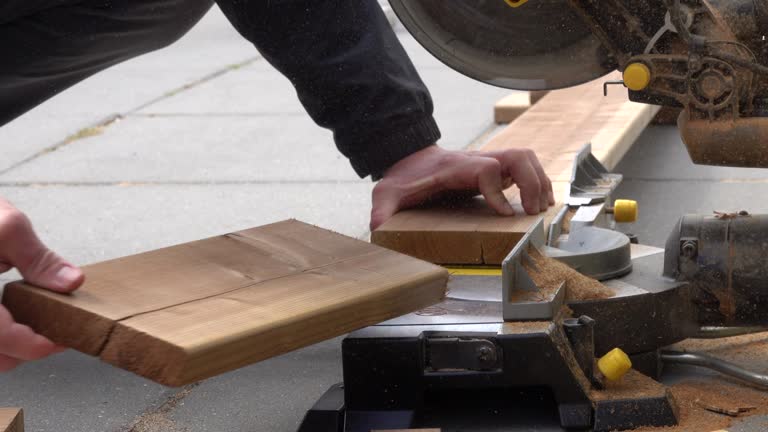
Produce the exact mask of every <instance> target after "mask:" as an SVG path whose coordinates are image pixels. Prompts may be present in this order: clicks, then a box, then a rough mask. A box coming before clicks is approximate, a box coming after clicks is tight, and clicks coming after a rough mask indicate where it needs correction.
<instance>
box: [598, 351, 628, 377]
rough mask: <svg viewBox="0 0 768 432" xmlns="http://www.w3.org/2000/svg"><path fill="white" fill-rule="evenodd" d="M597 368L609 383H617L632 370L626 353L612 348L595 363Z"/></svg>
mask: <svg viewBox="0 0 768 432" xmlns="http://www.w3.org/2000/svg"><path fill="white" fill-rule="evenodd" d="M597 368H598V369H600V372H602V373H603V375H605V377H606V378H608V379H609V380H610V381H618V380H620V379H621V377H623V376H624V375H626V374H627V372H629V370H630V369H632V361H631V360H630V359H629V356H628V355H627V353H625V352H624V351H622V350H621V349H619V348H614V349H613V350H611V351H610V352H609V353H608V354H606V355H604V356H603V357H602V358H601V359H600V360H598V361H597Z"/></svg>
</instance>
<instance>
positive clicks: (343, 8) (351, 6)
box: [219, 0, 440, 177]
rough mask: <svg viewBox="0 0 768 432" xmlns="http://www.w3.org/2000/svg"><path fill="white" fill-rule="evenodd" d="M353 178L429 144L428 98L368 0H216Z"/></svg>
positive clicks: (432, 134)
mask: <svg viewBox="0 0 768 432" xmlns="http://www.w3.org/2000/svg"><path fill="white" fill-rule="evenodd" d="M219 4H220V6H221V8H222V10H224V12H225V13H226V14H227V16H228V17H229V18H230V20H231V21H232V22H233V24H234V25H235V26H236V27H237V29H238V30H239V31H240V32H241V33H242V34H243V35H244V36H245V37H246V38H248V39H249V40H250V41H251V42H253V43H254V45H255V46H256V47H257V48H258V49H259V51H260V52H261V53H262V54H263V55H264V57H265V58H266V59H267V60H268V61H269V62H270V63H271V64H272V65H274V66H275V67H276V68H277V69H278V70H279V71H280V72H282V73H283V74H284V75H285V76H287V77H288V78H289V79H290V80H291V82H292V83H293V85H294V86H295V87H296V90H297V93H298V95H299V99H300V100H301V102H302V103H303V104H304V106H305V108H306V109H307V111H308V112H309V114H310V115H311V116H312V118H313V119H314V120H315V122H317V123H318V124H319V125H320V126H323V127H326V128H329V129H331V130H332V131H333V133H334V138H335V140H336V145H337V146H338V147H339V150H340V151H341V152H342V153H343V154H344V155H345V156H347V157H348V158H349V159H350V161H351V163H352V166H353V167H354V169H355V171H356V172H357V173H358V174H359V175H360V176H361V177H365V176H367V175H373V176H374V177H377V176H380V175H381V174H382V173H383V172H384V171H385V170H386V169H387V168H389V167H390V166H391V165H393V164H394V163H396V162H397V161H399V160H401V159H402V158H404V157H406V156H408V155H410V154H412V153H414V152H416V151H418V150H421V149H423V148H425V147H427V146H429V145H431V144H434V143H435V142H436V141H437V140H438V139H439V137H440V132H439V130H438V128H437V125H436V124H435V121H434V119H433V118H432V109H433V107H432V100H431V98H430V96H429V92H428V90H427V88H426V86H425V85H424V83H423V82H422V81H421V79H420V78H419V76H418V73H417V72H416V69H415V68H414V66H413V64H412V63H411V61H410V60H409V59H408V56H407V54H406V53H405V50H404V49H403V47H402V46H401V45H400V42H399V41H398V39H397V37H396V36H395V34H394V32H393V31H392V29H391V28H390V26H389V23H388V21H387V19H386V17H385V16H384V13H383V12H382V11H381V8H380V7H379V5H378V4H377V2H376V1H375V0H324V1H310V0H271V1H261V0H240V1H235V0H220V1H219Z"/></svg>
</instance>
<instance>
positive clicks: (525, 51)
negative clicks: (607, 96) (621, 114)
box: [390, 0, 616, 90]
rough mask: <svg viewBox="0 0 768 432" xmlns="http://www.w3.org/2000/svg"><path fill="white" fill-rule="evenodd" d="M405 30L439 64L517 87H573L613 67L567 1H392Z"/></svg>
mask: <svg viewBox="0 0 768 432" xmlns="http://www.w3.org/2000/svg"><path fill="white" fill-rule="evenodd" d="M390 3H391V5H392V9H393V10H394V11H395V13H397V16H398V17H399V18H400V20H401V21H402V23H403V24H404V25H405V27H406V28H407V29H408V31H410V33H411V34H412V35H413V36H414V37H415V38H416V40H417V41H419V43H421V45H423V46H424V48H426V49H427V50H428V51H429V52H431V53H432V55H434V56H435V57H437V58H438V59H439V60H440V61H442V62H443V63H445V64H446V65H448V66H450V67H451V68H453V69H455V70H457V71H458V72H460V73H462V74H464V75H466V76H468V77H470V78H474V79H476V80H479V81H482V82H485V83H488V84H491V85H495V86H499V87H506V88H511V89H517V90H549V89H558V88H563V87H570V86H574V85H577V84H581V83H584V82H587V81H591V80H593V79H596V78H599V77H601V76H603V75H605V74H607V73H609V72H611V71H612V70H614V69H616V65H615V63H614V62H613V61H611V60H610V58H609V56H608V54H607V51H606V50H605V49H604V48H603V47H602V44H601V43H600V41H599V40H598V39H597V38H596V37H595V36H594V35H593V34H592V33H591V32H590V30H589V28H588V27H587V25H586V24H585V23H584V22H583V21H582V20H581V18H580V17H579V16H578V15H577V14H576V12H575V11H574V10H573V9H572V8H571V6H570V5H569V4H568V1H567V0H531V1H529V2H528V3H526V4H525V5H522V6H520V7H517V8H512V7H510V6H509V5H507V4H506V2H504V0H466V1H445V0H390Z"/></svg>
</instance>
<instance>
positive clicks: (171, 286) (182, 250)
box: [3, 221, 447, 386]
mask: <svg viewBox="0 0 768 432" xmlns="http://www.w3.org/2000/svg"><path fill="white" fill-rule="evenodd" d="M84 271H85V274H86V283H85V285H84V286H83V287H82V288H81V289H80V290H78V291H76V292H75V293H74V294H72V295H70V296H66V295H60V294H55V293H52V292H49V291H45V290H40V289H37V288H34V287H30V286H28V285H25V284H23V283H19V282H16V283H11V284H9V285H8V286H7V287H6V290H5V294H4V296H3V304H4V305H6V307H7V308H8V309H9V310H10V311H11V313H12V314H13V315H14V317H15V318H16V319H17V320H18V321H19V322H22V323H25V324H28V325H30V326H31V327H32V328H34V329H35V330H37V331H38V332H40V333H42V334H44V335H46V336H48V337H50V338H51V339H52V340H54V341H55V342H57V343H60V344H62V345H65V346H69V347H72V348H75V349H77V350H79V351H82V352H84V353H87V354H90V355H94V356H99V357H101V359H102V360H104V361H106V362H109V363H111V364H113V365H115V366H118V367H121V368H124V369H127V370H130V371H132V372H135V373H137V374H139V375H142V376H145V377H147V378H150V379H153V380H155V381H158V382H160V383H163V384H166V385H172V386H179V385H184V384H187V383H190V382H194V381H197V380H200V379H203V378H207V377H210V376H213V375H216V374H220V373H222V372H226V371H229V370H232V369H235V368H238V367H241V366H244V365H247V364H250V363H253V362H256V361H259V360H263V359H266V358H268V357H272V356H275V355H279V354H282V353H285V352H288V351H291V350H294V349H297V348H300V347H303V346H306V345H309V344H312V343H315V342H319V341H322V340H325V339H329V338H332V337H335V336H339V335H342V334H344V333H347V332H349V331H351V330H354V329H357V328H361V327H364V326H367V325H371V324H375V323H378V322H381V321H385V320H387V319H390V318H393V317H396V316H400V315H402V314H405V313H409V312H412V311H415V310H418V309H420V308H422V307H424V306H427V305H430V304H433V303H435V302H437V301H439V300H440V299H441V298H442V297H443V296H444V292H445V285H446V282H447V273H446V271H445V270H444V269H442V268H440V267H437V266H433V265H431V264H429V263H425V262H422V261H419V260H414V259H412V258H409V257H406V256H404V255H401V254H398V253H395V252H392V251H390V250H387V249H383V248H380V247H377V246H374V245H371V244H368V243H365V242H362V241H359V240H356V239H352V238H349V237H345V236H342V235H339V234H336V233H333V232H330V231H326V230H323V229H320V228H317V227H313V226H311V225H307V224H304V223H301V222H298V221H285V222H279V223H276V224H272V225H267V226H263V227H259V228H254V229H250V230H245V231H239V232H236V233H232V234H227V235H222V236H218V237H213V238H209V239H206V240H200V241H196V242H191V243H186V244H182V245H178V246H173V247H170V248H165V249H160V250H156V251H151V252H146V253H143V254H139V255H134V256H131V257H127V258H120V259H116V260H112V261H107V262H104V263H100V264H95V265H90V266H86V267H85V268H84Z"/></svg>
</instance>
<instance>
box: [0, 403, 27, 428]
mask: <svg viewBox="0 0 768 432" xmlns="http://www.w3.org/2000/svg"><path fill="white" fill-rule="evenodd" d="M0 432H24V412H23V411H22V410H21V409H19V408H0Z"/></svg>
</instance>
